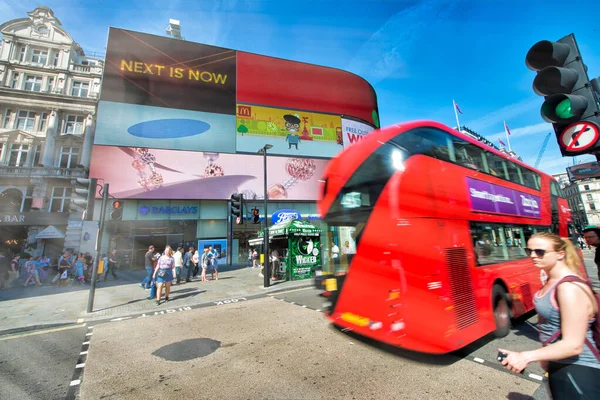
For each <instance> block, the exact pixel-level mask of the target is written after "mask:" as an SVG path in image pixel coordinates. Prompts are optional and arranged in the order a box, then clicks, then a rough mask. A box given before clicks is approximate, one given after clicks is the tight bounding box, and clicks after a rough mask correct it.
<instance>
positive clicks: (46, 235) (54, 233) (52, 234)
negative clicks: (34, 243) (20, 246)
mask: <svg viewBox="0 0 600 400" xmlns="http://www.w3.org/2000/svg"><path fill="white" fill-rule="evenodd" d="M64 237H65V234H64V233H62V232H61V231H59V230H58V228H56V227H55V226H54V225H49V226H48V227H47V228H46V229H43V230H42V231H41V232H40V233H38V234H37V235H35V238H36V239H64Z"/></svg>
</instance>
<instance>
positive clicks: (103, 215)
mask: <svg viewBox="0 0 600 400" xmlns="http://www.w3.org/2000/svg"><path fill="white" fill-rule="evenodd" d="M94 190H95V188H94ZM102 190H103V191H102V206H101V208H100V223H99V228H98V240H97V242H96V259H95V260H94V269H93V270H92V282H91V284H90V294H89V297H88V304H87V312H88V313H91V312H92V311H93V309H94V295H95V294H96V281H97V280H98V263H99V262H100V251H101V250H102V236H103V235H104V220H105V218H106V203H107V202H108V183H105V184H104V188H103V189H102ZM104 268H105V271H106V265H105V266H104Z"/></svg>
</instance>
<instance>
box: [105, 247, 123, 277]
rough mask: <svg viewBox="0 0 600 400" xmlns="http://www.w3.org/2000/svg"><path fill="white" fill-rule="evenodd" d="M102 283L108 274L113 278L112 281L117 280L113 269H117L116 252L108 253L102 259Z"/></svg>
mask: <svg viewBox="0 0 600 400" xmlns="http://www.w3.org/2000/svg"><path fill="white" fill-rule="evenodd" d="M104 268H105V271H104V282H106V280H107V279H108V273H109V272H110V273H111V274H112V276H113V279H114V280H116V281H117V280H119V277H118V276H117V274H116V272H115V269H116V268H117V251H116V250H113V251H111V252H110V253H109V255H108V256H106V258H105V259H104Z"/></svg>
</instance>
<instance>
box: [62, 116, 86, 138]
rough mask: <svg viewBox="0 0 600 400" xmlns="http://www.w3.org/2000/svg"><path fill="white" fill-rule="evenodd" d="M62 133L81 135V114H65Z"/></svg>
mask: <svg viewBox="0 0 600 400" xmlns="http://www.w3.org/2000/svg"><path fill="white" fill-rule="evenodd" d="M63 133H67V134H71V135H81V134H82V133H83V116H81V115H67V119H66V120H65V126H64V129H63Z"/></svg>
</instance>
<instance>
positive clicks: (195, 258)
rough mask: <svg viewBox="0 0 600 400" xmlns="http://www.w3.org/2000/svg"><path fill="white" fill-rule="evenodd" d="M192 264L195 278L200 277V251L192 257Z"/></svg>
mask: <svg viewBox="0 0 600 400" xmlns="http://www.w3.org/2000/svg"><path fill="white" fill-rule="evenodd" d="M192 262H193V263H194V278H195V277H196V275H198V271H199V270H200V255H199V254H198V250H196V251H195V252H194V255H193V256H192Z"/></svg>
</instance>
